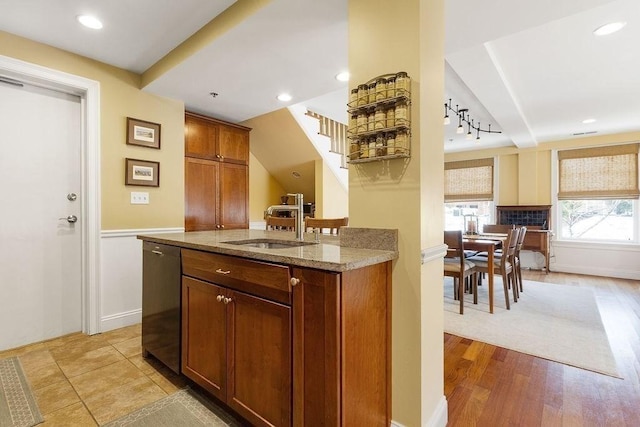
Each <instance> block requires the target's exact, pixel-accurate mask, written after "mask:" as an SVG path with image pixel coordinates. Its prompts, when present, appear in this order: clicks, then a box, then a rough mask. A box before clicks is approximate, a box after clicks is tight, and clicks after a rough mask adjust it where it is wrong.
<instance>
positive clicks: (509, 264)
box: [467, 229, 520, 310]
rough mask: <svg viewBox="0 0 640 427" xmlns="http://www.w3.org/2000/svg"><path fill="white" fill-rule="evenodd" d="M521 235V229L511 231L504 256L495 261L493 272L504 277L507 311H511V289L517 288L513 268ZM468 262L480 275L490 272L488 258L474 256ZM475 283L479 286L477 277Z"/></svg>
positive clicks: (503, 246) (515, 295)
mask: <svg viewBox="0 0 640 427" xmlns="http://www.w3.org/2000/svg"><path fill="white" fill-rule="evenodd" d="M519 234H520V229H509V230H508V233H507V239H506V240H505V241H504V243H503V244H502V256H501V257H495V258H494V259H493V272H494V274H500V275H501V277H502V286H503V288H504V301H505V305H506V306H507V310H511V306H510V304H509V289H510V288H514V287H515V278H514V274H515V269H514V267H513V265H514V262H513V258H514V256H515V252H516V245H517V241H518V235H519ZM467 261H470V262H472V263H473V264H475V266H476V271H477V272H478V273H488V272H489V261H488V258H487V257H485V256H481V255H476V256H472V257H470V258H467ZM473 281H474V283H475V284H477V281H478V279H477V277H476V278H474V279H473ZM513 298H514V302H517V301H518V297H517V290H514V294H513Z"/></svg>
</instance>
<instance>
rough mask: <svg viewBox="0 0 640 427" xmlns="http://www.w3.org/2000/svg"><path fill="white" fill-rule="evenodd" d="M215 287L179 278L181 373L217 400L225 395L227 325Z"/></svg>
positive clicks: (224, 311) (220, 291)
mask: <svg viewBox="0 0 640 427" xmlns="http://www.w3.org/2000/svg"><path fill="white" fill-rule="evenodd" d="M218 295H224V293H223V289H222V288H220V287H219V286H215V285H213V284H210V283H207V282H203V281H200V280H196V279H192V278H190V277H186V276H183V277H182V372H183V373H184V375H186V376H187V377H189V378H191V379H192V380H193V381H195V382H196V383H197V384H199V385H200V386H202V387H204V388H205V389H206V390H207V391H209V392H210V393H211V394H213V395H214V396H216V397H217V398H219V399H224V398H225V395H226V389H225V387H226V378H227V377H226V375H227V351H226V343H227V335H228V331H227V323H226V320H227V319H226V310H225V308H226V306H225V304H224V303H222V302H220V301H218Z"/></svg>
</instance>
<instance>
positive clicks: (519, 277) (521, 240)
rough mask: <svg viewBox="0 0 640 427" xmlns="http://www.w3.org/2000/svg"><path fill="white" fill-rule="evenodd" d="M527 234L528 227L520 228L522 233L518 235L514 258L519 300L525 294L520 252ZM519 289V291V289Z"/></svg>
mask: <svg viewBox="0 0 640 427" xmlns="http://www.w3.org/2000/svg"><path fill="white" fill-rule="evenodd" d="M526 234H527V227H524V226H523V227H520V233H519V234H518V241H517V242H516V252H515V255H514V257H513V267H514V268H515V270H516V272H515V278H516V291H518V298H520V292H524V290H523V288H522V270H521V269H520V265H521V263H520V250H521V249H522V246H523V245H524V236H525V235H526ZM518 288H519V289H518Z"/></svg>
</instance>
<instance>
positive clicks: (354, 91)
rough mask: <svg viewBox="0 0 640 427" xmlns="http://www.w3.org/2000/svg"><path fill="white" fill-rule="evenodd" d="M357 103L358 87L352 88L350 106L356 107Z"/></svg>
mask: <svg viewBox="0 0 640 427" xmlns="http://www.w3.org/2000/svg"><path fill="white" fill-rule="evenodd" d="M356 105H358V88H355V89H351V92H350V93H349V106H350V107H355V106H356Z"/></svg>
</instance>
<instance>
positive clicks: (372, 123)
mask: <svg viewBox="0 0 640 427" xmlns="http://www.w3.org/2000/svg"><path fill="white" fill-rule="evenodd" d="M375 127H376V114H375V113H374V112H370V113H369V114H368V115H367V130H368V131H370V130H375Z"/></svg>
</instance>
